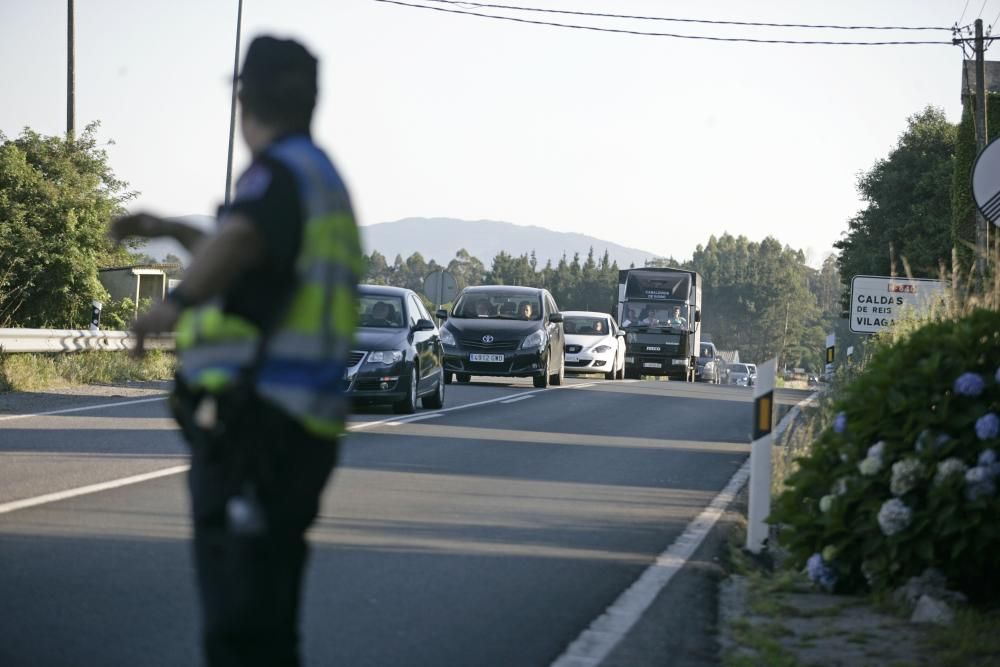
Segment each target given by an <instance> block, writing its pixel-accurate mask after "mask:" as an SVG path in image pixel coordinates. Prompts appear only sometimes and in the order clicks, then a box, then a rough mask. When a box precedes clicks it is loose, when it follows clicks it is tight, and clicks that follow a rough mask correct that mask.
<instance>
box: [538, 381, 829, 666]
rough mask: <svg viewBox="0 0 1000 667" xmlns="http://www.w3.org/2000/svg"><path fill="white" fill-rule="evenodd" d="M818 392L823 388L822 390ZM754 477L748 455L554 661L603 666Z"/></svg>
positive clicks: (790, 416) (780, 425) (788, 420)
mask: <svg viewBox="0 0 1000 667" xmlns="http://www.w3.org/2000/svg"><path fill="white" fill-rule="evenodd" d="M817 393H818V392H817ZM816 396H817V394H816V393H814V394H812V395H810V396H809V397H808V398H805V399H803V400H802V401H800V402H799V403H798V404H796V406H795V407H794V408H793V409H792V410H789V411H788V413H786V414H785V416H784V417H783V418H782V419H781V421H780V422H779V423H778V425H777V426H776V427H775V429H774V430H775V432H780V431H783V430H784V429H785V428H787V427H788V425H789V424H791V422H792V421H793V420H794V419H795V416H796V415H797V414H798V412H799V409H800V407H801V406H802V405H804V404H806V403H808V402H809V401H811V400H813V399H814V398H815V397H816ZM749 479H750V459H749V457H748V458H747V460H746V461H744V462H743V465H742V466H740V468H739V470H737V471H736V473H735V474H733V476H732V477H731V478H730V479H729V483H727V484H726V486H725V488H723V489H722V491H720V492H719V494H718V495H717V496H715V498H713V499H712V502H711V503H709V504H708V507H706V508H705V509H704V510H702V512H701V513H700V514H699V515H698V516H697V517H696V518H695V519H694V520H693V521H692V522H691V523H689V524H688V525H687V526H686V527H685V528H684V532H683V533H681V534H680V536H679V537H678V538H677V539H676V540H674V542H673V544H671V545H670V546H669V547H667V549H666V551H664V552H663V553H662V554H660V555H659V556H658V557H657V559H656V561H655V562H654V563H653V564H652V565H650V566H649V567H648V568H646V570H645V571H644V572H643V573H642V575H640V576H639V578H638V579H637V580H636V581H635V582H634V583H633V584H632V585H631V586H629V588H628V589H626V590H625V592H624V593H622V594H621V595H619V596H618V599H616V600H615V601H614V603H612V605H611V606H610V607H608V609H607V610H606V611H605V612H604V613H603V614H602V615H601V616H599V617H598V618H597V619H596V620H595V621H593V622H592V623H591V624H590V626H589V627H588V628H587V629H586V630H584V631H583V632H582V633H580V635H579V636H578V637H577V638H576V639H575V640H574V641H573V642H572V643H571V644H570V645H569V647H567V649H566V650H565V651H564V652H563V654H562V655H561V656H559V657H558V658H557V659H556V661H555V662H553V663H552V665H551V666H550V667H598V666H599V665H600V664H601V662H602V661H603V660H604V659H605V658H606V657H608V655H610V654H611V651H613V650H614V648H615V646H617V645H618V643H619V642H621V640H622V639H624V638H625V635H627V634H628V632H629V630H631V629H632V627H633V626H634V625H635V624H636V623H637V622H638V621H639V619H640V618H642V614H643V613H644V612H645V611H646V609H648V608H649V606H650V605H651V604H652V603H653V601H654V600H655V599H656V596H657V595H659V594H660V591H662V590H663V589H664V588H665V587H666V586H667V584H668V583H670V580H671V579H673V577H674V575H675V574H677V573H678V572H679V571H680V570H681V568H683V567H684V565H685V564H686V563H687V561H688V559H689V558H691V556H693V555H694V553H695V551H697V550H698V547H700V546H701V543H702V542H704V541H705V538H706V537H707V536H708V533H709V532H710V531H711V530H712V528H713V527H714V526H715V524H716V522H717V521H718V520H719V518H720V517H721V516H722V514H723V512H724V511H725V510H726V507H728V506H729V504H730V503H731V502H732V501H733V500H734V499H735V498H736V495H737V494H738V493H739V492H740V490H741V489H742V488H743V486H744V485H745V484H746V483H747V481H749Z"/></svg>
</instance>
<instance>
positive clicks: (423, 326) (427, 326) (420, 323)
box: [413, 319, 437, 331]
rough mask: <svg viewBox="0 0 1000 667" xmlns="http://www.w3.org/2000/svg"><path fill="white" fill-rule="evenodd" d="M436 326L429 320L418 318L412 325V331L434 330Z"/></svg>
mask: <svg viewBox="0 0 1000 667" xmlns="http://www.w3.org/2000/svg"><path fill="white" fill-rule="evenodd" d="M436 328H437V326H436V325H435V324H434V323H433V322H431V321H430V320H425V319H419V320H417V323H416V324H414V325H413V330H414V331H434V329H436Z"/></svg>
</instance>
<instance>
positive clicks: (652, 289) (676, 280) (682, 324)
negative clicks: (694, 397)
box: [618, 268, 701, 381]
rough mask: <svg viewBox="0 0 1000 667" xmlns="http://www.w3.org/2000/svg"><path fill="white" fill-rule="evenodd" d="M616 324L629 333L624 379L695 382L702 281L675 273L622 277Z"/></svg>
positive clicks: (636, 272)
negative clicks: (657, 377)
mask: <svg viewBox="0 0 1000 667" xmlns="http://www.w3.org/2000/svg"><path fill="white" fill-rule="evenodd" d="M618 322H619V323H621V327H622V328H623V329H624V330H625V332H626V337H625V342H626V351H625V377H629V378H639V377H640V376H642V375H660V376H663V375H665V376H669V377H671V378H677V379H682V380H687V381H694V373H695V365H696V361H697V358H698V346H699V343H700V342H701V340H700V339H701V327H700V326H699V323H700V322H701V276H699V275H698V274H697V273H695V272H694V271H685V270H683V269H673V268H643V269H625V270H622V271H619V272H618Z"/></svg>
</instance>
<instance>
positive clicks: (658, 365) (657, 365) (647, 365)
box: [642, 361, 663, 368]
mask: <svg viewBox="0 0 1000 667" xmlns="http://www.w3.org/2000/svg"><path fill="white" fill-rule="evenodd" d="M642 367H643V368H663V364H661V363H658V362H656V361H645V362H643V364H642Z"/></svg>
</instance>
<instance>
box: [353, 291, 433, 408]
mask: <svg viewBox="0 0 1000 667" xmlns="http://www.w3.org/2000/svg"><path fill="white" fill-rule="evenodd" d="M358 291H359V299H360V302H361V304H360V305H361V308H360V321H359V322H358V332H357V336H356V339H355V346H354V350H353V351H352V352H351V356H350V360H349V362H348V363H349V364H350V368H348V369H347V372H346V373H345V377H344V381H345V383H346V385H347V387H346V390H347V394H348V396H350V397H351V398H352V399H354V400H355V401H357V402H359V403H360V402H363V403H390V404H392V407H393V410H395V411H396V412H397V413H400V414H408V413H412V412H413V411H415V410H416V408H417V399H418V398H419V399H421V401H422V402H423V405H424V407H425V408H431V409H434V410H436V409H438V408H441V407H443V406H444V373H443V372H442V366H443V357H444V351H443V348H442V346H441V337H440V334H439V331H438V328H437V325H436V324H434V321H433V320H432V319H431V316H430V313H428V312H427V309H426V308H424V304H423V303H421V302H420V299H419V298H418V297H417V295H416V294H414V293H413V291H412V290H408V289H402V288H400V287H384V286H381V285H361V286H359V287H358Z"/></svg>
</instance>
